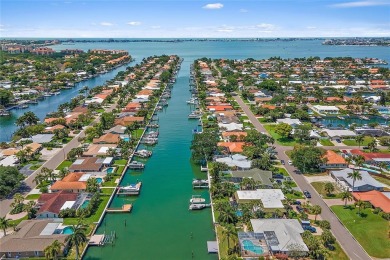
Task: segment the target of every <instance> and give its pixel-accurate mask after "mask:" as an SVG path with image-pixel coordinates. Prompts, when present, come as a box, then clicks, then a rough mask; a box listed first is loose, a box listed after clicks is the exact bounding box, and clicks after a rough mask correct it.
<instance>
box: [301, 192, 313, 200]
mask: <svg viewBox="0 0 390 260" xmlns="http://www.w3.org/2000/svg"><path fill="white" fill-rule="evenodd" d="M303 194H304V195H305V197H306V198H308V199H310V198H311V194H310V192H308V191H307V190H305V191H303Z"/></svg>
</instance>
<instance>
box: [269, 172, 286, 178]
mask: <svg viewBox="0 0 390 260" xmlns="http://www.w3.org/2000/svg"><path fill="white" fill-rule="evenodd" d="M272 178H274V179H284V176H283V174H279V173H277V174H272Z"/></svg>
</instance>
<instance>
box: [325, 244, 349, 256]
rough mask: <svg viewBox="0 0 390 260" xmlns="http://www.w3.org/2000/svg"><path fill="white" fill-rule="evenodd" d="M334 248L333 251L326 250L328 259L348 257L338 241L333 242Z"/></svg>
mask: <svg viewBox="0 0 390 260" xmlns="http://www.w3.org/2000/svg"><path fill="white" fill-rule="evenodd" d="M334 247H335V249H334V250H333V251H330V250H328V252H329V258H328V259H337V260H349V257H348V256H347V255H346V254H345V252H344V250H343V249H342V248H341V246H340V245H339V243H337V242H336V243H334Z"/></svg>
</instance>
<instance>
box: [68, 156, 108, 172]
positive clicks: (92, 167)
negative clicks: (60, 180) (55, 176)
mask: <svg viewBox="0 0 390 260" xmlns="http://www.w3.org/2000/svg"><path fill="white" fill-rule="evenodd" d="M103 161H104V159H102V158H98V157H82V158H78V159H77V160H76V161H75V162H74V163H73V164H72V165H71V166H70V167H69V170H70V171H74V172H99V171H101V169H102V168H103Z"/></svg>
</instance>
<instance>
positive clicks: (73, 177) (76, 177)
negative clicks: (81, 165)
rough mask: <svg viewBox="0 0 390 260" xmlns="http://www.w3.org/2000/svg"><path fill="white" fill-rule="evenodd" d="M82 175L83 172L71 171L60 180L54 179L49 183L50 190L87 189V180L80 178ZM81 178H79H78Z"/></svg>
mask: <svg viewBox="0 0 390 260" xmlns="http://www.w3.org/2000/svg"><path fill="white" fill-rule="evenodd" d="M83 175H84V173H83V172H71V173H69V174H68V175H66V176H65V177H64V178H63V179H62V180H58V181H56V182H55V183H54V184H53V185H51V187H50V190H51V191H52V192H56V191H66V192H75V193H78V192H83V191H85V190H86V189H87V180H88V179H87V180H83V179H81V177H82V176H83ZM80 179H81V180H80Z"/></svg>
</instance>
